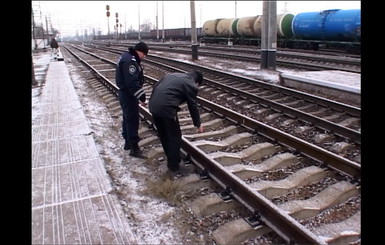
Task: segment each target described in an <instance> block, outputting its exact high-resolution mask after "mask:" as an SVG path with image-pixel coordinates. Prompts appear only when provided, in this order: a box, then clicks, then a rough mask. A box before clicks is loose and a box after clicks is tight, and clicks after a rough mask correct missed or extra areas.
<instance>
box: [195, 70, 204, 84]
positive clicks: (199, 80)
mask: <svg viewBox="0 0 385 245" xmlns="http://www.w3.org/2000/svg"><path fill="white" fill-rule="evenodd" d="M193 74H194V79H195V82H196V83H198V84H199V85H202V83H203V75H202V72H200V71H197V70H194V71H193Z"/></svg>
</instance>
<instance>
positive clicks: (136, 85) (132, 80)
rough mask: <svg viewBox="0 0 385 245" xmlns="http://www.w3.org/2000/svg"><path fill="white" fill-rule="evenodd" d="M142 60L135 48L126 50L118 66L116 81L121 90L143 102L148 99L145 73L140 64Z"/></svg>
mask: <svg viewBox="0 0 385 245" xmlns="http://www.w3.org/2000/svg"><path fill="white" fill-rule="evenodd" d="M140 63H141V60H140V58H139V56H138V55H137V54H136V52H135V50H134V49H133V48H129V50H128V52H124V53H123V54H122V55H121V56H120V59H119V61H118V64H117V67H116V73H115V74H116V75H115V81H116V85H117V86H118V87H119V89H120V90H122V91H124V92H125V93H124V94H126V95H128V96H131V97H132V96H133V97H136V98H137V99H138V100H139V99H140V100H141V101H142V102H145V101H146V94H145V92H144V89H143V83H144V75H143V69H142V66H141V65H140Z"/></svg>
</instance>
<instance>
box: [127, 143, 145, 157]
mask: <svg viewBox="0 0 385 245" xmlns="http://www.w3.org/2000/svg"><path fill="white" fill-rule="evenodd" d="M129 155H130V156H132V157H137V158H146V157H145V156H144V155H143V153H142V151H141V150H140V149H139V146H138V143H134V144H132V145H131V150H130V154H129Z"/></svg>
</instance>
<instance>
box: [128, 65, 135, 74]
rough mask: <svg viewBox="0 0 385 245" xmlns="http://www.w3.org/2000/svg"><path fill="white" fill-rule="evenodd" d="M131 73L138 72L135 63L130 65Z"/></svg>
mask: <svg viewBox="0 0 385 245" xmlns="http://www.w3.org/2000/svg"><path fill="white" fill-rule="evenodd" d="M128 69H129V71H130V73H131V74H134V73H135V72H136V67H135V66H134V65H130V67H129V68H128Z"/></svg>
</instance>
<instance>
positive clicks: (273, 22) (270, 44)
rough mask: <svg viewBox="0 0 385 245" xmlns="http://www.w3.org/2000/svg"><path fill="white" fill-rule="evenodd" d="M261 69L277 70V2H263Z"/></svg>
mask: <svg viewBox="0 0 385 245" xmlns="http://www.w3.org/2000/svg"><path fill="white" fill-rule="evenodd" d="M262 11H263V12H262V14H263V15H262V30H261V31H262V33H261V69H270V70H275V68H276V53H277V2H276V1H263V10H262Z"/></svg>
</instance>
